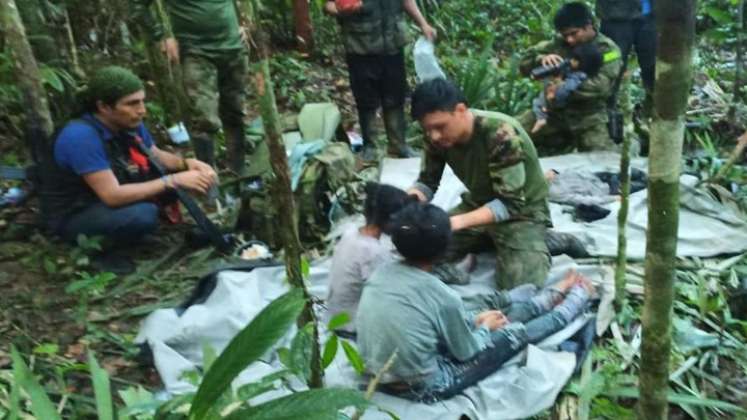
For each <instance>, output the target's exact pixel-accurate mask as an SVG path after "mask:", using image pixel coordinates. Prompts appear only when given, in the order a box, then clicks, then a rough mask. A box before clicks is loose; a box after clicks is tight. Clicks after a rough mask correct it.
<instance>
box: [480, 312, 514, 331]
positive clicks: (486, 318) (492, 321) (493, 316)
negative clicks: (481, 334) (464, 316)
mask: <svg viewBox="0 0 747 420" xmlns="http://www.w3.org/2000/svg"><path fill="white" fill-rule="evenodd" d="M509 322H510V321H509V320H508V318H506V315H504V314H503V312H501V311H496V310H492V311H485V312H481V313H479V314H477V316H476V317H475V326H477V327H479V326H481V325H485V326H486V327H487V328H488V329H489V330H490V331H495V330H498V329H500V328H503V327H504V326H506V324H508V323H509Z"/></svg>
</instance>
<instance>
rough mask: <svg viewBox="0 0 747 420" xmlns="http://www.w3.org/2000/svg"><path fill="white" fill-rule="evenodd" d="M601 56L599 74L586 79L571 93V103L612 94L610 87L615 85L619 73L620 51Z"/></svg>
mask: <svg viewBox="0 0 747 420" xmlns="http://www.w3.org/2000/svg"><path fill="white" fill-rule="evenodd" d="M603 56H604V65H602V68H601V70H600V71H599V74H597V75H596V76H595V77H592V78H589V79H586V81H584V82H583V83H582V84H581V86H579V88H578V89H576V90H575V91H574V92H573V93H571V95H570V100H571V101H572V100H575V99H581V100H587V99H595V98H607V97H609V96H610V95H611V94H612V87H613V86H614V84H615V79H616V78H617V75H618V74H619V73H620V66H622V60H621V59H620V51H619V50H617V49H614V50H610V51H608V52H606V53H604V54H603Z"/></svg>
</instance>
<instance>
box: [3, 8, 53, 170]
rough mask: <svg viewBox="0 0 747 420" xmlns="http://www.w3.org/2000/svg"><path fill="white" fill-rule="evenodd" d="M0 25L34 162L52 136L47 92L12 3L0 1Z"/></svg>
mask: <svg viewBox="0 0 747 420" xmlns="http://www.w3.org/2000/svg"><path fill="white" fill-rule="evenodd" d="M0 22H2V25H0V27H1V28H3V31H4V34H5V41H6V43H7V45H8V47H9V48H10V51H11V54H12V56H13V62H14V63H15V74H16V80H17V81H18V86H19V88H20V91H21V93H22V96H23V99H22V100H23V105H24V108H25V109H26V129H25V134H26V141H27V145H28V147H29V149H30V150H31V154H32V156H33V157H34V160H38V159H39V158H41V157H42V156H43V154H44V152H45V147H46V143H47V141H46V140H47V139H48V138H49V136H51V135H52V131H53V130H54V124H53V122H52V116H51V114H50V112H49V104H48V103H47V93H46V91H45V90H44V86H43V85H42V78H41V74H40V72H39V66H38V65H37V63H36V59H35V58H34V54H33V53H32V51H31V45H30V44H29V41H28V39H27V38H26V30H25V28H24V26H23V22H21V17H20V15H19V14H18V8H17V7H16V2H15V0H0Z"/></svg>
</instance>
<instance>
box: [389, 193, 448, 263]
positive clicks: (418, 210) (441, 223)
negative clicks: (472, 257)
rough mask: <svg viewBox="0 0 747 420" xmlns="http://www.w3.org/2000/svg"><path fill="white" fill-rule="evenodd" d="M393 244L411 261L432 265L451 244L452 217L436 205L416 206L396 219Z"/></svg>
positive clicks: (394, 220)
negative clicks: (430, 263)
mask: <svg viewBox="0 0 747 420" xmlns="http://www.w3.org/2000/svg"><path fill="white" fill-rule="evenodd" d="M391 226H392V233H391V236H392V242H393V243H394V246H395V247H396V248H397V251H399V253H400V254H402V256H403V257H405V258H406V259H408V260H412V261H418V262H432V261H434V260H436V259H437V258H439V257H441V256H442V255H443V254H444V253H445V252H446V249H447V247H448V246H449V241H450V240H451V222H450V221H449V215H448V214H446V212H445V211H443V210H442V209H440V208H438V207H436V206H434V205H433V204H423V203H420V202H414V203H411V204H408V205H407V206H406V207H404V208H403V209H402V210H400V211H399V212H397V213H396V214H395V215H394V216H392V222H391Z"/></svg>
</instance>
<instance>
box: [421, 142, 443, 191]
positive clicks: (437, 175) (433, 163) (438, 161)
mask: <svg viewBox="0 0 747 420" xmlns="http://www.w3.org/2000/svg"><path fill="white" fill-rule="evenodd" d="M445 167H446V159H445V158H444V156H443V154H442V153H440V152H438V151H437V150H436V149H435V148H434V147H433V146H431V145H430V144H429V143H428V140H426V141H425V153H424V157H423V163H422V164H421V166H420V174H419V175H418V180H417V182H415V185H414V186H413V188H417V189H418V190H419V191H420V192H422V193H423V194H425V196H426V197H427V198H428V200H432V199H433V196H434V195H435V194H436V190H438V186H439V185H440V184H441V176H442V175H443V173H444V168H445Z"/></svg>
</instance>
